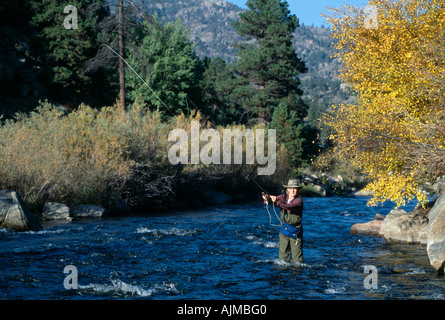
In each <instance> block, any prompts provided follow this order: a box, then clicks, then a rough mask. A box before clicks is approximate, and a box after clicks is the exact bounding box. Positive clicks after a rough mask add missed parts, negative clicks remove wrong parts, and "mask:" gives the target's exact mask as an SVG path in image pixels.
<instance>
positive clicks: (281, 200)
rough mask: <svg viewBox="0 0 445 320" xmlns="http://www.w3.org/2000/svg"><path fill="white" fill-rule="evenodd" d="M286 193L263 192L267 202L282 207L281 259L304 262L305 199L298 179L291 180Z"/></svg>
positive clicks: (285, 186) (279, 256)
mask: <svg viewBox="0 0 445 320" xmlns="http://www.w3.org/2000/svg"><path fill="white" fill-rule="evenodd" d="M283 187H284V188H286V194H282V195H279V196H271V195H267V194H264V193H263V199H264V201H265V202H266V203H267V204H274V205H275V206H277V207H279V208H280V209H281V214H280V218H281V230H280V242H279V246H278V247H279V254H278V258H279V259H280V260H283V261H286V262H290V260H291V256H292V262H293V263H297V262H298V263H302V262H303V225H302V220H303V199H301V196H300V191H301V188H302V187H303V186H302V185H301V184H299V183H298V181H297V180H293V179H291V180H289V182H288V184H287V185H284V186H283Z"/></svg>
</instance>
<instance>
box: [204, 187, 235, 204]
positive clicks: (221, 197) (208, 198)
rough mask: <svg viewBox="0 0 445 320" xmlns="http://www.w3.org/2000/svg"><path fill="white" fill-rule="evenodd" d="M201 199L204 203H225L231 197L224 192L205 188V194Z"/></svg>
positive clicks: (230, 199)
mask: <svg viewBox="0 0 445 320" xmlns="http://www.w3.org/2000/svg"><path fill="white" fill-rule="evenodd" d="M200 200H202V201H203V202H204V203H205V204H206V205H211V206H212V205H220V204H226V203H229V202H230V201H232V197H231V196H229V195H228V194H225V193H224V192H221V191H217V190H213V189H209V190H207V192H206V194H205V195H204V197H203V198H202V199H200Z"/></svg>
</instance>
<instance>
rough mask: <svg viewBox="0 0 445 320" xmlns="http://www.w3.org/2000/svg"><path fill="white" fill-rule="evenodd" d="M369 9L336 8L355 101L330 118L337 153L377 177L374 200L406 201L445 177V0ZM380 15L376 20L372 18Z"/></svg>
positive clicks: (378, 0) (384, 2) (336, 29)
mask: <svg viewBox="0 0 445 320" xmlns="http://www.w3.org/2000/svg"><path fill="white" fill-rule="evenodd" d="M370 6H373V8H372V10H371V11H369V10H368V12H365V11H364V10H360V9H358V8H354V7H351V6H344V7H343V8H337V9H333V14H332V16H330V17H329V18H328V20H329V21H330V22H331V23H332V28H333V33H334V39H335V40H336V49H337V52H338V53H337V54H338V56H339V57H340V59H341V61H342V63H343V68H342V70H341V71H340V73H341V78H342V79H343V80H344V81H345V82H347V83H349V84H350V85H351V88H352V89H353V90H354V91H356V92H357V101H356V103H354V104H346V105H338V106H336V107H335V108H333V110H332V112H330V113H328V114H327V115H326V116H325V123H326V124H327V125H329V127H330V128H331V130H332V134H331V136H330V138H331V139H332V140H333V141H334V144H335V147H334V149H333V150H334V152H335V154H336V155H337V156H338V157H340V158H343V159H348V160H349V161H350V162H351V163H352V164H353V165H355V166H356V167H357V168H360V169H361V170H363V172H364V173H365V174H366V175H367V176H368V177H369V178H370V179H371V182H370V184H369V185H368V186H367V189H369V190H371V191H372V192H373V193H374V198H373V199H372V201H371V203H372V204H375V203H378V202H382V201H385V200H388V199H389V200H392V201H394V202H396V203H397V205H403V204H404V203H405V201H406V200H412V199H414V198H416V199H417V200H419V201H420V202H421V203H423V204H424V203H426V202H427V196H426V195H425V193H424V192H423V191H422V187H423V186H424V185H425V183H426V182H429V183H435V182H437V180H438V179H440V178H441V177H442V176H443V175H444V174H445V127H444V119H445V94H444V88H445V86H444V84H445V55H444V48H445V7H444V2H443V1H436V0H421V1H388V0H375V1H370ZM372 19H373V20H372Z"/></svg>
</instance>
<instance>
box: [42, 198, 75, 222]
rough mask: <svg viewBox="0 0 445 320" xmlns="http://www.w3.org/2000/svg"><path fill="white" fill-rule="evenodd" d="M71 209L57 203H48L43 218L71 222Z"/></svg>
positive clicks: (44, 208)
mask: <svg viewBox="0 0 445 320" xmlns="http://www.w3.org/2000/svg"><path fill="white" fill-rule="evenodd" d="M70 214H71V209H70V207H68V206H67V205H64V204H62V203H57V202H46V203H45V205H44V207H43V213H42V217H43V218H44V219H45V220H71V217H70Z"/></svg>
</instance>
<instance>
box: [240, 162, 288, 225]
mask: <svg viewBox="0 0 445 320" xmlns="http://www.w3.org/2000/svg"><path fill="white" fill-rule="evenodd" d="M241 168H242V169H243V170H244V172H245V173H246V174H247V176H248V177H249V178H250V180H252V181H253V182H254V183H255V184H256V185H257V186H258V187H259V188H260V189H261V190H262V191H263V192H265V193H266V194H267V195H269V194H270V193H269V192H268V191H267V190H266V189H264V188H263V187H262V186H261V185H260V184H259V183H258V182H257V181H255V179H254V178H253V177H252V176H251V175H250V174H249V172H247V170H246V169H245V168H244V165H243V164H241ZM265 207H266V211H267V214H268V215H269V224H270V225H271V226H274V227H281V219H280V217H279V216H278V214H277V211H276V210H275V203H272V208H273V212H274V213H275V217H276V218H277V219H278V221H280V225H278V224H273V223H272V215H271V213H270V211H269V204H268V203H267V201H266V203H265Z"/></svg>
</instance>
